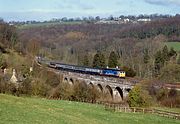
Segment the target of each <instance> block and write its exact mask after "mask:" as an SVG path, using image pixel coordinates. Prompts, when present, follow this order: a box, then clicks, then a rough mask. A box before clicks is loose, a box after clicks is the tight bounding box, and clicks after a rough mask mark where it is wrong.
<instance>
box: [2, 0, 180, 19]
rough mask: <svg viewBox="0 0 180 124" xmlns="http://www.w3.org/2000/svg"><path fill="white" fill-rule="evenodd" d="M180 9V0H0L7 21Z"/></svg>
mask: <svg viewBox="0 0 180 124" xmlns="http://www.w3.org/2000/svg"><path fill="white" fill-rule="evenodd" d="M154 13H158V14H172V15H175V14H177V13H180V0H0V17H1V18H3V19H4V20H6V21H12V20H16V21H17V20H18V21H23V20H24V21H25V20H41V21H42V20H50V19H52V18H62V17H83V16H86V17H87V16H97V15H99V16H101V17H108V16H110V15H113V16H119V15H139V14H154Z"/></svg>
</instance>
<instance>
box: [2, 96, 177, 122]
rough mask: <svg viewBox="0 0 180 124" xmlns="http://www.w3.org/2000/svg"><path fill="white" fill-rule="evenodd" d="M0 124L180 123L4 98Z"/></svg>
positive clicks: (80, 106) (93, 107) (81, 105)
mask: <svg viewBox="0 0 180 124" xmlns="http://www.w3.org/2000/svg"><path fill="white" fill-rule="evenodd" d="M0 99H1V100H0V120H1V122H0V123H3V124H8V123H13V124H25V123H26V124H28V123H31V124H32V123H36V124H49V123H52V124H56V123H57V124H84V123H86V124H117V123H119V122H121V123H123V124H130V123H131V124H144V122H146V124H178V123H180V121H178V120H173V119H167V118H163V117H158V116H155V115H149V114H145V115H142V114H129V113H114V112H110V111H105V110H104V108H103V107H102V106H100V105H90V104H84V103H77V102H68V101H59V100H57V101H55V100H46V99H40V98H26V97H25V98H21V97H15V96H10V95H3V94H0Z"/></svg>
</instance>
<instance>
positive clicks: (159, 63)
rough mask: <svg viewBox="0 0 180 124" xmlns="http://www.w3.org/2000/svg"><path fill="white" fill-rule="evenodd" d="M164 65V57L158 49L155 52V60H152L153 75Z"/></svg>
mask: <svg viewBox="0 0 180 124" xmlns="http://www.w3.org/2000/svg"><path fill="white" fill-rule="evenodd" d="M163 66H164V58H163V57H162V53H161V51H158V52H157V53H156V54H155V62H154V69H155V75H156V76H157V75H158V74H159V72H160V69H161V68H162V67H163Z"/></svg>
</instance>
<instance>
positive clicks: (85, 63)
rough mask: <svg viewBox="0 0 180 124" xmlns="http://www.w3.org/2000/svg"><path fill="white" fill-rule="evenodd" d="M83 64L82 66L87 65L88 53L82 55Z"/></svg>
mask: <svg viewBox="0 0 180 124" xmlns="http://www.w3.org/2000/svg"><path fill="white" fill-rule="evenodd" d="M83 65H84V66H89V59H88V55H85V56H84V59H83Z"/></svg>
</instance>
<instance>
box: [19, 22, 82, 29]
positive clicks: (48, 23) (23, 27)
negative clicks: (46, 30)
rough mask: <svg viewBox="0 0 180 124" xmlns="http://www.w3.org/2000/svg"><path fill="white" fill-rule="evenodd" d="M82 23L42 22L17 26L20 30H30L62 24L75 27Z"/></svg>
mask: <svg viewBox="0 0 180 124" xmlns="http://www.w3.org/2000/svg"><path fill="white" fill-rule="evenodd" d="M81 23H82V22H79V21H75V22H42V23H37V24H24V25H20V26H17V28H18V29H28V28H34V27H50V26H54V25H62V24H67V25H73V24H81Z"/></svg>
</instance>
